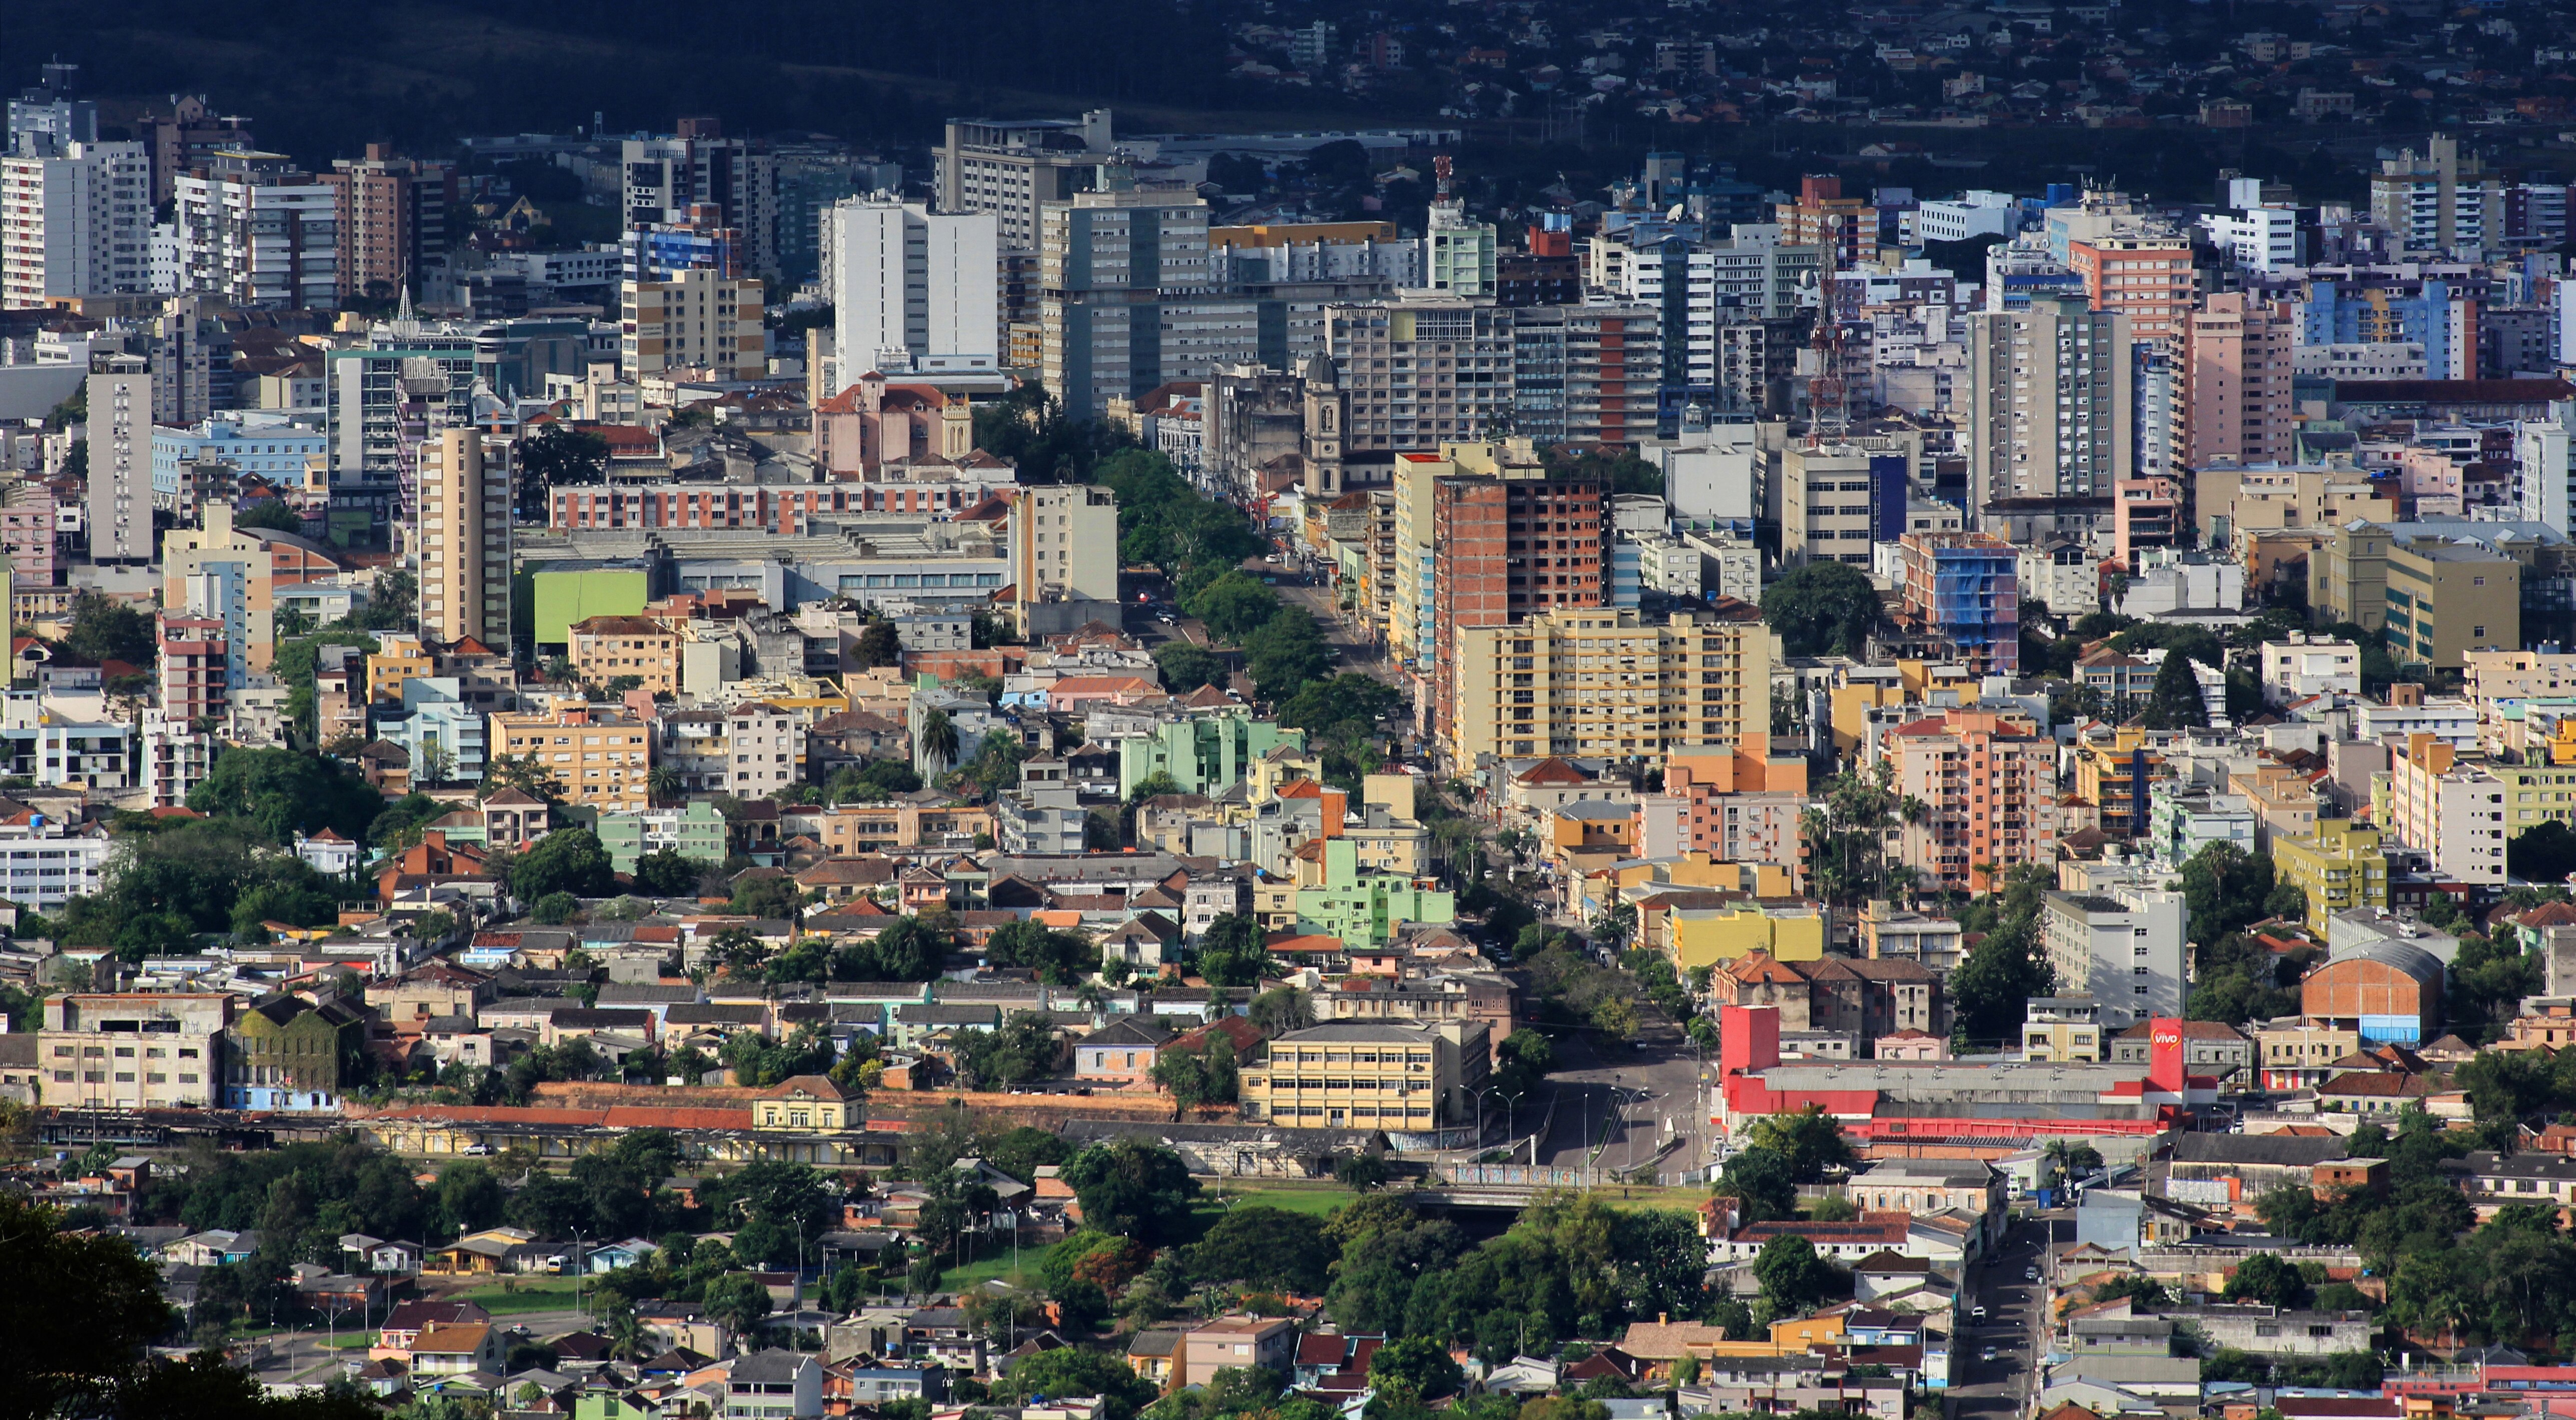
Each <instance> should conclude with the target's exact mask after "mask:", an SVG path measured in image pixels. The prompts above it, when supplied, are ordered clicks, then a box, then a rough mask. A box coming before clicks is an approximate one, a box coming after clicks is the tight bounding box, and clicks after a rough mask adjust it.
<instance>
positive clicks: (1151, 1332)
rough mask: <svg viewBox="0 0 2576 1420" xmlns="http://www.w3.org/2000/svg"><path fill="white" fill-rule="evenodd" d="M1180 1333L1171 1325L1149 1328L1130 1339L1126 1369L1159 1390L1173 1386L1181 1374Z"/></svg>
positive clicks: (1128, 1340) (1128, 1341)
mask: <svg viewBox="0 0 2576 1420" xmlns="http://www.w3.org/2000/svg"><path fill="white" fill-rule="evenodd" d="M1181 1336H1182V1333H1181V1332H1179V1331H1177V1330H1173V1329H1171V1328H1168V1327H1165V1328H1154V1327H1148V1328H1146V1329H1145V1330H1142V1331H1139V1332H1137V1333H1136V1334H1135V1335H1134V1336H1131V1337H1129V1338H1127V1352H1126V1357H1125V1359H1126V1362H1127V1369H1129V1370H1131V1371H1134V1372H1135V1373H1136V1374H1137V1375H1139V1376H1142V1377H1143V1378H1145V1379H1146V1380H1149V1381H1152V1382H1153V1383H1154V1384H1155V1386H1156V1387H1158V1388H1160V1389H1163V1390H1170V1389H1172V1388H1173V1385H1174V1383H1175V1381H1174V1378H1175V1377H1176V1376H1177V1375H1178V1374H1179V1367H1180V1358H1181Z"/></svg>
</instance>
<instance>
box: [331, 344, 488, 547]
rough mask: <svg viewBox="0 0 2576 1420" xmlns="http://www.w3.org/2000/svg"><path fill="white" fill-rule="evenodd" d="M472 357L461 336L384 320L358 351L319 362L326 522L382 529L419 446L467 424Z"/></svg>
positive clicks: (351, 528) (392, 513) (336, 352)
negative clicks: (327, 456) (327, 444)
mask: <svg viewBox="0 0 2576 1420" xmlns="http://www.w3.org/2000/svg"><path fill="white" fill-rule="evenodd" d="M475 354H476V352H475V341H474V337H473V336H472V335H471V334H469V333H466V332H464V331H459V330H447V329H439V328H433V327H431V326H428V325H424V324H422V323H420V322H418V321H390V322H386V323H384V324H380V325H377V326H374V327H372V328H370V329H369V330H368V332H367V341H366V344H364V345H362V346H358V347H355V348H353V349H348V350H334V351H331V352H330V353H329V354H327V355H325V356H324V357H323V368H324V370H325V372H326V376H325V377H326V381H327V383H326V389H327V391H328V397H329V405H328V409H329V421H328V431H329V434H330V439H331V505H332V514H331V515H332V517H333V518H334V519H335V520H342V519H345V520H347V521H346V522H344V523H341V524H339V526H340V527H341V528H342V530H345V531H348V532H352V533H357V534H358V535H360V536H373V535H374V534H376V533H378V532H381V531H384V530H387V529H389V527H390V525H391V523H392V521H393V520H394V518H395V516H396V513H397V511H398V506H397V505H398V503H399V502H400V501H401V495H402V494H403V493H404V492H405V491H406V490H405V484H406V480H407V478H411V477H414V476H416V472H417V468H416V462H417V458H418V453H419V448H420V444H421V441H422V440H424V439H425V438H427V437H428V435H429V432H430V430H431V429H432V428H438V429H452V428H463V427H465V426H466V425H468V424H470V423H471V422H473V389H474V376H475ZM406 515H407V514H406ZM361 526H363V528H364V530H365V531H363V532H362V531H361Z"/></svg>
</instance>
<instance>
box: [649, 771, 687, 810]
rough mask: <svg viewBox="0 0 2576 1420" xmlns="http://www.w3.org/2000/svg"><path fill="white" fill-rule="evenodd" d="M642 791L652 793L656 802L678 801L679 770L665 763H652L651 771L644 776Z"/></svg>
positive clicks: (679, 789) (679, 788) (671, 802)
mask: <svg viewBox="0 0 2576 1420" xmlns="http://www.w3.org/2000/svg"><path fill="white" fill-rule="evenodd" d="M644 792H645V793H647V794H650V795H652V796H653V802H655V803H657V804H673V803H678V802H679V799H680V794H681V792H682V791H681V787H680V771H678V770H676V769H673V768H672V767H671V766H669V765H667V764H657V765H654V766H653V772H652V773H650V774H647V775H645V776H644Z"/></svg>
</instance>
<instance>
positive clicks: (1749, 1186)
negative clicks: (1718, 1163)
mask: <svg viewBox="0 0 2576 1420" xmlns="http://www.w3.org/2000/svg"><path fill="white" fill-rule="evenodd" d="M1709 1191H1710V1192H1711V1193H1712V1194H1714V1195H1715V1196H1717V1197H1719V1198H1732V1199H1734V1200H1735V1204H1736V1211H1737V1213H1739V1214H1740V1215H1742V1220H1743V1221H1744V1222H1747V1223H1769V1222H1777V1221H1779V1220H1781V1219H1783V1218H1794V1217H1796V1216H1797V1215H1798V1176H1797V1171H1796V1169H1795V1168H1794V1167H1792V1166H1791V1164H1790V1162H1789V1160H1788V1159H1787V1158H1786V1157H1785V1156H1783V1155H1782V1154H1780V1153H1779V1152H1778V1151H1777V1150H1774V1149H1763V1148H1744V1149H1738V1150H1736V1151H1735V1152H1734V1153H1732V1154H1729V1155H1727V1158H1726V1163H1725V1165H1724V1166H1723V1167H1722V1168H1721V1169H1720V1170H1719V1173H1718V1179H1717V1182H1716V1184H1714V1185H1713V1186H1712V1187H1711V1188H1710V1190H1709Z"/></svg>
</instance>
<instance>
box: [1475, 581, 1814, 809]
mask: <svg viewBox="0 0 2576 1420" xmlns="http://www.w3.org/2000/svg"><path fill="white" fill-rule="evenodd" d="M1456 636H1457V655H1456V657H1455V658H1454V662H1453V669H1452V671H1451V676H1452V679H1453V680H1454V682H1455V684H1454V686H1453V687H1452V691H1451V694H1450V695H1449V696H1447V697H1444V698H1446V699H1449V700H1450V701H1452V702H1453V704H1454V706H1455V714H1454V716H1453V717H1452V719H1451V720H1450V723H1449V725H1448V727H1447V730H1446V734H1445V739H1444V743H1443V748H1444V749H1446V750H1447V752H1448V754H1449V762H1450V763H1451V765H1453V766H1455V767H1459V768H1464V767H1466V766H1471V765H1473V764H1475V763H1476V762H1477V758H1478V756H1480V755H1492V756H1494V757H1496V758H1523V759H1525V758H1528V757H1529V756H1531V755H1586V756H1598V757H1602V758H1618V759H1628V758H1659V757H1661V756H1663V755H1666V754H1670V753H1673V752H1675V751H1679V750H1684V749H1690V748H1696V747H1702V746H1721V745H1722V746H1727V747H1730V748H1731V747H1733V746H1734V745H1736V744H1738V743H1739V742H1741V741H1742V740H1743V738H1744V737H1745V736H1746V735H1748V734H1750V735H1757V736H1766V737H1767V736H1768V735H1769V733H1770V724H1771V722H1770V714H1771V710H1770V689H1769V687H1770V684H1771V660H1770V657H1771V638H1770V633H1769V632H1768V631H1767V630H1765V629H1764V627H1763V625H1762V613H1761V612H1760V610H1759V609H1757V608H1755V607H1752V606H1750V605H1747V604H1745V603H1743V602H1734V603H1731V604H1728V605H1724V606H1720V607H1717V608H1713V609H1708V610H1694V611H1677V612H1674V613H1672V615H1671V617H1670V618H1669V619H1668V620H1666V621H1662V622H1655V621H1650V620H1648V619H1647V618H1645V617H1643V616H1640V615H1639V614H1638V613H1637V612H1635V611H1633V610H1630V609H1627V608H1624V607H1622V608H1617V609H1612V608H1606V607H1594V608H1588V609H1578V608H1558V609H1553V610H1549V611H1543V612H1539V613H1537V614H1535V615H1533V616H1531V617H1530V618H1529V619H1528V620H1527V621H1525V622H1523V623H1521V624H1519V625H1515V626H1495V625H1488V626H1475V627H1460V628H1458V630H1457V632H1456Z"/></svg>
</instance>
